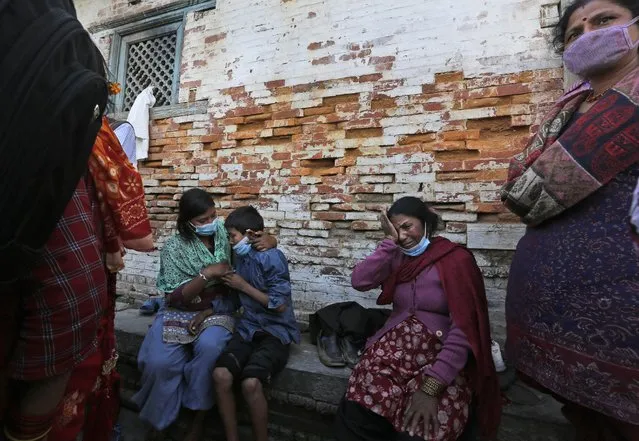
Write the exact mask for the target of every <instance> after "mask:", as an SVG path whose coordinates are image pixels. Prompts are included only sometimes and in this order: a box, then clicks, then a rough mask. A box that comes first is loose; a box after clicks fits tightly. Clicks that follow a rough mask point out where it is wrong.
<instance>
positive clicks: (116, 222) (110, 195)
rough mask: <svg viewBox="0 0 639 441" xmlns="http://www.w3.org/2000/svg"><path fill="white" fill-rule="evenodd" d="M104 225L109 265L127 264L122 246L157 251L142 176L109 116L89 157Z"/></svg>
mask: <svg viewBox="0 0 639 441" xmlns="http://www.w3.org/2000/svg"><path fill="white" fill-rule="evenodd" d="M89 171H90V172H91V177H92V178H93V182H94V183H95V187H96V190H97V196H98V200H99V202H100V212H101V213H102V223H103V225H104V236H105V248H106V251H107V267H108V268H109V270H110V271H111V272H117V271H119V270H121V269H122V268H123V267H124V261H123V259H122V254H123V253H122V248H123V247H124V248H128V249H132V250H136V251H153V249H154V246H153V236H152V234H151V233H152V232H151V224H150V222H149V218H148V216H147V211H146V205H145V200H144V188H143V186H142V178H141V177H140V174H139V173H138V172H137V170H136V169H135V168H134V167H133V165H132V164H131V162H129V160H128V158H127V156H126V154H125V153H124V150H123V149H122V146H121V145H120V141H119V140H118V138H117V137H116V135H115V133H114V132H113V130H112V129H111V126H110V125H109V123H108V121H107V119H106V117H104V118H103V120H102V127H101V128H100V132H99V133H98V137H97V139H96V140H95V144H94V146H93V152H92V153H91V156H90V157H89Z"/></svg>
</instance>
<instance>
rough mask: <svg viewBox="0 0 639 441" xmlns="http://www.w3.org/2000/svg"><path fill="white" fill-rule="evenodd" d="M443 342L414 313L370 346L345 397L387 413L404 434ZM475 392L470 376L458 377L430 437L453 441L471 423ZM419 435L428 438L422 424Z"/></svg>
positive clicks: (442, 402) (443, 401) (445, 396)
mask: <svg viewBox="0 0 639 441" xmlns="http://www.w3.org/2000/svg"><path fill="white" fill-rule="evenodd" d="M441 347H442V345H441V342H440V341H439V339H438V338H437V337H435V335H434V334H432V333H431V332H430V331H429V330H428V329H427V328H426V327H425V326H424V325H423V324H422V323H421V322H420V321H419V320H417V319H416V318H415V317H411V318H409V319H407V320H405V321H404V322H402V323H400V324H399V325H397V326H396V327H395V328H393V329H391V330H390V331H388V332H387V333H386V334H384V336H383V337H382V338H381V339H380V340H379V341H377V342H376V343H374V344H373V345H372V346H371V347H369V348H368V349H367V350H366V352H365V353H364V355H363V356H362V359H361V360H360V362H359V363H358V364H357V366H356V367H355V369H354V370H353V373H352V374H351V377H350V379H349V382H348V390H347V392H346V399H347V400H348V401H353V402H355V403H357V404H359V405H361V406H363V407H365V408H367V409H369V410H371V411H372V412H374V413H376V414H378V415H381V416H383V417H384V418H386V419H387V420H388V421H389V422H390V423H391V424H393V426H394V428H395V431H397V432H402V431H403V430H402V426H403V423H404V413H405V412H406V409H407V408H408V406H409V404H410V399H411V397H412V395H413V394H414V393H415V392H416V391H417V390H418V389H419V386H420V384H421V383H422V377H423V371H424V370H425V369H427V368H428V367H429V366H431V365H432V364H433V363H434V362H435V359H436V358H437V354H438V353H439V351H440V350H441ZM471 400H472V390H471V388H470V384H469V382H468V380H467V377H466V375H465V374H464V372H463V371H462V373H461V374H460V375H459V376H458V377H457V378H456V379H455V381H454V382H453V384H451V385H450V386H449V387H448V388H447V389H446V391H445V392H444V393H443V394H442V395H441V397H440V401H439V412H438V415H437V418H438V419H439V423H440V427H439V433H438V434H437V436H434V434H433V433H432V429H431V433H429V435H428V438H426V439H428V440H435V439H436V440H438V441H454V440H456V439H457V438H459V436H460V435H461V434H462V432H463V431H464V428H465V426H466V423H467V422H468V413H469V408H470V403H471ZM415 436H417V437H420V438H424V429H423V425H421V424H420V425H419V426H418V429H417V432H416V433H415Z"/></svg>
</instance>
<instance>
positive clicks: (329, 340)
mask: <svg viewBox="0 0 639 441" xmlns="http://www.w3.org/2000/svg"><path fill="white" fill-rule="evenodd" d="M317 353H318V355H319V359H320V361H321V362H322V364H323V365H324V366H328V367H344V366H346V362H345V361H344V357H343V356H342V351H341V349H340V347H339V345H338V344H337V336H336V335H335V334H333V335H327V336H324V335H323V334H322V332H321V331H320V333H319V335H318V336H317Z"/></svg>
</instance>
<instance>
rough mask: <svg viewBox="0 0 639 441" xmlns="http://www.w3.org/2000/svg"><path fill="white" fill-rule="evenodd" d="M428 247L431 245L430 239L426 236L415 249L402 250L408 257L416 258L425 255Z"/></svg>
mask: <svg viewBox="0 0 639 441" xmlns="http://www.w3.org/2000/svg"><path fill="white" fill-rule="evenodd" d="M428 245H430V240H428V238H427V237H426V236H424V237H423V238H422V240H421V241H420V242H419V243H418V244H417V245H415V246H414V247H413V248H401V250H402V253H404V254H406V255H407V256H410V257H416V256H421V255H422V254H424V251H426V248H428Z"/></svg>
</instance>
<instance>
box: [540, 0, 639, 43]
mask: <svg viewBox="0 0 639 441" xmlns="http://www.w3.org/2000/svg"><path fill="white" fill-rule="evenodd" d="M592 1H593V0H575V1H574V2H573V3H571V4H570V6H568V7H567V8H566V9H565V10H564V12H563V13H562V14H561V17H560V18H559V22H558V23H557V24H556V25H555V28H554V30H553V40H552V42H553V46H554V48H555V50H556V51H557V53H558V54H563V52H564V50H565V49H566V43H565V41H566V31H567V30H568V22H569V21H570V17H572V14H574V13H575V12H576V11H577V9H579V8H583V7H584V6H586V5H587V4H588V3H590V2H592ZM608 1H609V2H611V3H614V4H616V5H618V6H621V7H622V8H626V9H627V10H629V11H630V12H631V13H632V17H633V18H634V17H637V16H639V2H638V1H637V0H608Z"/></svg>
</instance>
